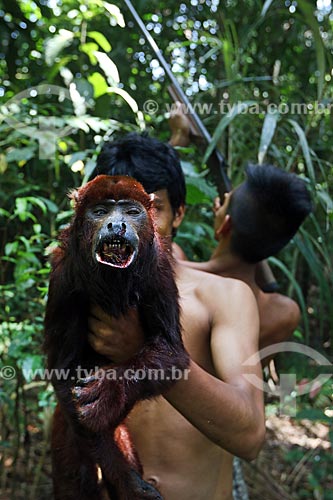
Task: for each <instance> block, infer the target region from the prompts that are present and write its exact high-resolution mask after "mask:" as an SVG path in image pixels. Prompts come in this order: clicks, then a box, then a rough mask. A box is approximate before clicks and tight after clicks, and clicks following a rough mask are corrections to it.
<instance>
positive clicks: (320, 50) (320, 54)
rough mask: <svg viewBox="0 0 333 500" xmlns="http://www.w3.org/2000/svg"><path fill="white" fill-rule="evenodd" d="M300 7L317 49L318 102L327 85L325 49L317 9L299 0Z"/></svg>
mask: <svg viewBox="0 0 333 500" xmlns="http://www.w3.org/2000/svg"><path fill="white" fill-rule="evenodd" d="M298 6H299V8H300V9H301V11H302V13H303V15H304V18H305V21H306V23H307V24H308V25H309V27H310V28H311V31H312V35H313V38H314V40H315V48H316V59H317V73H318V84H317V87H318V90H317V95H318V100H320V99H321V98H322V95H323V89H324V84H325V67H326V64H325V47H324V43H323V39H322V37H321V33H320V27H319V23H318V20H317V17H316V15H315V7H314V5H313V4H312V3H310V2H308V1H307V0H298Z"/></svg>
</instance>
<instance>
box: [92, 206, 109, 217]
mask: <svg viewBox="0 0 333 500" xmlns="http://www.w3.org/2000/svg"><path fill="white" fill-rule="evenodd" d="M107 213H108V211H107V209H106V208H105V207H96V208H94V209H93V214H94V215H97V216H102V215H106V214H107Z"/></svg>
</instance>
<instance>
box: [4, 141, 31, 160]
mask: <svg viewBox="0 0 333 500" xmlns="http://www.w3.org/2000/svg"><path fill="white" fill-rule="evenodd" d="M36 149H37V147H36V146H34V145H32V146H28V147H26V148H14V149H11V150H10V151H9V152H8V153H7V161H8V162H16V163H19V162H20V161H28V160H30V159H31V158H33V157H34V156H35V154H36Z"/></svg>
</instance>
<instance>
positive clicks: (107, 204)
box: [86, 199, 150, 268]
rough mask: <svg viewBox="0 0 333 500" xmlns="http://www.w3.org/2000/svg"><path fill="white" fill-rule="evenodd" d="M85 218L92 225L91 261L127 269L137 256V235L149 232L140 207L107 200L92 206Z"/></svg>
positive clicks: (147, 222)
mask: <svg viewBox="0 0 333 500" xmlns="http://www.w3.org/2000/svg"><path fill="white" fill-rule="evenodd" d="M86 215H87V217H88V219H89V221H90V223H92V224H93V226H94V230H93V234H94V237H93V245H92V252H93V259H94V260H95V261H97V263H99V264H101V265H105V266H111V267H116V268H127V267H129V266H130V265H131V264H132V263H133V262H134V261H135V259H136V257H137V255H138V250H139V243H140V235H143V234H146V233H147V230H148V231H149V225H150V223H149V219H148V216H147V212H146V210H145V208H144V207H143V205H141V203H139V202H138V201H133V200H118V201H115V200H110V199H109V200H105V201H102V202H99V203H97V204H96V205H94V206H91V207H90V208H89V209H88V211H87V214H86ZM149 232H150V231H149Z"/></svg>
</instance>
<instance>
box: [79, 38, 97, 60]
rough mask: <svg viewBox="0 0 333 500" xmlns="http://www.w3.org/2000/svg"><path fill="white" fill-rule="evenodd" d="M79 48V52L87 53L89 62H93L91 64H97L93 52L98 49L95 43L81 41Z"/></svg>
mask: <svg viewBox="0 0 333 500" xmlns="http://www.w3.org/2000/svg"><path fill="white" fill-rule="evenodd" d="M80 50H81V52H84V53H85V54H87V56H88V57H89V59H90V62H91V64H93V65H95V64H97V58H96V56H95V52H96V51H97V50H98V45H97V43H93V42H90V43H82V44H81V45H80Z"/></svg>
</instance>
